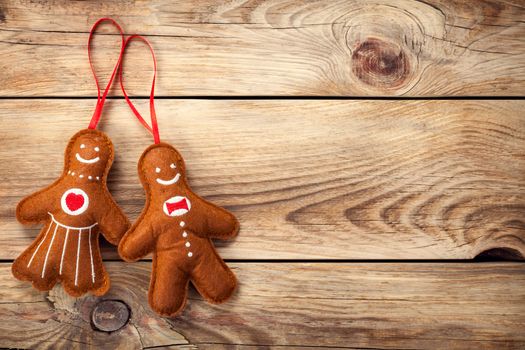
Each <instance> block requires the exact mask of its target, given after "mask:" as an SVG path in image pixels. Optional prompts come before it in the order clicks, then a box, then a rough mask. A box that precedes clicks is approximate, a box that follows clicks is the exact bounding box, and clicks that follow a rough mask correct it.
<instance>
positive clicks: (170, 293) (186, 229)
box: [119, 36, 239, 317]
mask: <svg viewBox="0 0 525 350" xmlns="http://www.w3.org/2000/svg"><path fill="white" fill-rule="evenodd" d="M134 38H138V39H141V40H143V41H144V42H145V43H146V44H147V45H148V46H149V48H150V49H151V52H152V55H153V60H154V62H155V56H154V54H153V49H152V48H151V46H150V44H149V43H148V42H147V41H146V39H144V38H142V37H140V36H132V37H130V38H128V40H127V41H126V45H127V44H128V42H129V41H130V40H132V39H134ZM155 67H156V65H155ZM155 71H156V68H155ZM120 78H121V87H122V90H123V92H124V96H125V97H126V100H127V102H128V103H129V104H130V106H131V109H132V111H133V112H134V113H135V115H136V116H137V118H138V119H139V120H140V121H141V123H142V124H143V125H145V126H146V128H147V129H148V130H150V132H152V134H153V136H154V139H155V144H153V145H151V146H150V147H148V148H147V149H146V150H145V151H144V153H143V154H142V156H141V157H140V159H139V163H138V173H139V177H140V180H141V182H142V185H143V187H144V190H145V192H146V205H145V208H144V209H143V211H142V214H141V215H140V217H139V218H138V220H137V221H136V222H135V223H134V224H133V226H132V227H131V229H130V230H129V231H128V232H127V233H126V234H125V235H124V237H123V238H122V241H121V242H120V244H119V254H120V256H121V257H122V258H123V259H124V260H126V261H135V260H137V259H140V258H141V257H144V256H145V255H147V254H149V253H153V267H152V272H151V281H150V288H149V304H150V305H151V307H152V308H153V309H154V310H155V311H156V312H157V313H159V314H161V315H163V316H171V317H172V316H175V315H177V314H179V313H180V312H181V311H182V310H183V308H184V306H185V304H186V300H187V291H188V284H189V281H192V283H193V285H194V286H195V287H196V289H197V290H198V291H199V293H200V294H201V295H202V296H203V297H204V298H205V299H206V300H208V301H209V302H212V303H220V302H223V301H225V300H226V299H228V298H229V297H230V296H231V295H232V293H233V292H234V290H235V288H236V285H237V281H236V278H235V275H234V274H233V272H232V271H231V270H230V269H229V268H228V266H226V264H225V263H224V261H223V260H222V259H221V258H220V257H219V255H218V254H217V252H216V250H215V248H214V246H213V243H212V241H211V239H212V238H216V239H229V238H232V237H234V236H235V235H236V234H237V233H238V231H239V223H238V221H237V219H236V218H235V217H234V216H233V215H232V214H231V213H229V212H228V211H226V210H225V209H222V208H220V207H217V206H215V205H213V204H212V203H210V202H208V201H206V200H204V199H203V198H201V197H199V196H198V195H197V194H195V193H194V192H193V191H192V190H191V189H190V187H189V185H188V182H187V179H186V176H185V165H184V161H183V159H182V157H181V155H180V154H179V152H177V150H176V149H175V148H173V147H172V146H170V145H169V144H167V143H164V142H160V138H159V133H158V126H157V122H156V117H155V108H154V102H153V87H152V91H151V95H150V112H151V120H152V127H151V128H150V127H149V126H148V125H147V123H146V122H145V121H144V119H143V118H142V117H141V116H140V114H139V113H138V111H137V110H136V109H135V107H134V106H133V104H132V103H131V101H130V100H129V98H128V96H127V94H126V92H125V90H124V86H123V83H122V66H121V71H120ZM154 83H155V78H154V79H153V84H154ZM153 86H154V85H153Z"/></svg>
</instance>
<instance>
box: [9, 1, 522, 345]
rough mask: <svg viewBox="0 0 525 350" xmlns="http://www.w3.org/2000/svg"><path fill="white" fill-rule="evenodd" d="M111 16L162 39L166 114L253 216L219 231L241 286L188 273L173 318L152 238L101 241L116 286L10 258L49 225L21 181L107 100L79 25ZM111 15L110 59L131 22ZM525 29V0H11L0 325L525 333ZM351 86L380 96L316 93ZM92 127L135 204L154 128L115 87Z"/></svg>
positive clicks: (121, 331)
mask: <svg viewBox="0 0 525 350" xmlns="http://www.w3.org/2000/svg"><path fill="white" fill-rule="evenodd" d="M103 16H112V17H115V18H116V19H117V20H119V21H120V22H121V23H122V25H123V26H124V28H125V30H126V32H128V33H135V32H136V33H140V34H145V35H146V36H147V37H148V39H149V40H151V42H152V43H153V46H154V47H155V50H156V52H157V56H158V60H159V80H158V84H157V88H156V91H157V95H159V96H164V99H159V100H158V102H157V106H158V107H157V110H158V116H159V121H160V124H161V136H163V137H164V138H165V140H166V141H168V142H170V143H173V144H174V145H175V146H176V147H177V148H178V149H179V150H180V151H181V152H182V153H183V155H184V157H185V158H186V161H187V165H188V168H189V174H188V175H189V178H190V182H191V184H192V186H193V187H194V189H195V190H196V191H197V192H198V193H200V194H202V195H203V196H204V197H206V198H207V199H209V200H212V201H214V202H215V203H217V204H220V205H222V206H225V207H227V208H228V209H230V210H231V211H233V212H234V213H235V214H236V215H237V216H238V217H239V219H240V222H241V227H242V228H241V232H240V235H239V236H238V238H237V239H235V240H233V241H232V242H229V243H222V242H221V243H218V244H217V245H218V247H219V251H220V253H221V255H222V256H224V257H225V258H227V259H229V260H227V262H228V264H229V265H231V266H232V267H233V269H234V271H235V273H236V274H237V276H238V277H239V281H240V288H239V290H238V291H237V293H236V294H235V295H234V297H233V298H232V299H231V300H230V301H229V302H228V303H226V304H223V305H220V306H216V305H215V306H213V305H210V304H207V303H205V302H204V301H203V299H202V298H201V297H200V296H199V295H198V294H197V293H196V292H195V291H193V290H192V291H191V293H190V301H189V305H188V308H187V309H186V310H185V311H184V313H183V314H182V315H181V316H180V317H178V318H176V319H166V318H160V317H158V316H156V315H155V314H154V313H153V312H152V311H151V310H150V308H149V307H148V305H147V298H146V293H147V287H148V281H149V273H150V262H149V261H148V259H145V261H142V262H139V263H135V264H125V263H123V262H122V261H120V259H119V258H118V256H117V254H116V252H115V248H114V247H111V246H109V245H107V243H104V242H102V244H103V245H104V252H103V255H104V257H105V259H106V261H107V266H108V270H109V272H110V275H111V278H112V287H111V290H110V291H109V293H108V294H107V295H105V296H103V297H93V296H85V297H83V298H79V299H74V298H71V297H69V296H67V295H66V294H65V293H64V291H63V290H62V289H61V288H60V287H59V286H58V287H56V288H55V289H53V290H52V291H50V292H49V293H40V292H37V291H35V290H34V289H32V288H31V287H30V286H29V285H28V284H27V283H22V282H19V281H17V280H15V279H14V278H13V277H12V276H11V274H10V265H11V262H12V260H13V259H14V258H15V257H16V256H17V255H18V254H20V252H21V251H22V250H23V249H24V248H25V247H26V246H27V245H28V244H29V243H30V242H31V241H32V240H33V238H34V237H35V235H36V233H37V232H38V228H37V227H33V228H28V227H22V226H21V225H20V224H18V223H17V222H16V220H15V218H14V208H15V205H16V203H17V202H18V201H19V200H20V198H21V197H23V196H25V195H27V194H29V193H31V192H33V191H35V190H36V189H38V188H40V187H43V186H45V185H47V184H49V183H50V182H51V181H53V180H54V179H55V178H56V177H57V176H58V174H59V173H60V171H61V169H62V154H63V151H64V147H65V144H66V142H67V140H68V138H69V137H70V136H71V135H72V134H73V133H75V132H76V131H78V130H79V129H81V128H85V127H86V126H87V123H88V119H89V118H90V116H91V113H92V111H93V107H94V104H95V100H94V99H93V96H94V88H93V80H92V77H91V75H90V72H89V68H88V64H87V61H86V53H85V43H86V40H87V32H88V31H89V28H90V26H91V25H92V23H93V22H94V21H95V20H96V19H98V18H99V17H103ZM101 32H103V33H105V34H108V35H100V36H97V37H96V39H95V44H96V46H97V51H96V52H95V63H96V66H97V67H98V71H99V74H100V75H102V76H106V75H107V74H108V72H109V71H110V69H111V68H112V64H113V63H114V59H112V57H114V54H115V48H114V44H115V43H116V42H117V37H116V36H115V35H113V33H114V31H113V30H112V29H109V28H108V27H102V28H101ZM524 37H525V8H524V7H523V3H522V1H520V0H511V1H503V0H501V1H495V0H487V1H475V2H467V1H460V0H456V1H445V0H441V1H436V0H429V1H408V0H406V1H401V0H397V1H379V0H372V1H363V0H351V1H347V0H344V1H343V0H341V1H320V0H316V1H307V2H305V1H300V0H286V1H277V0H273V1H264V0H261V1H241V0H234V1H212V0H207V1H198V2H197V1H188V2H170V1H166V0H154V1H147V2H146V1H126V0H118V1H111V2H66V1H58V0H56V1H14V0H0V54H1V55H2V59H1V60H0V69H1V71H2V74H1V77H2V84H0V125H1V127H2V128H1V132H0V229H1V232H2V233H1V234H0V347H13V348H37V349H46V348H49V349H51V348H52V349H55V348H66V349H71V348H78V349H84V348H96V349H106V348H107V349H135V348H137V349H140V348H155V349H159V348H170V349H174V348H177V349H195V348H199V349H217V348H241V349H244V348H246V349H252V348H262V349H266V348H275V349H287V350H290V349H304V348H330V349H332V348H345V349H357V348H359V349H362V348H366V349H438V348H447V349H449V348H450V349H472V348H476V349H478V348H479V349H498V350H499V349H523V348H525V336H524V333H523V329H525V264H524V263H523V257H524V256H525V156H524V154H525V151H524V150H525V114H524V110H525V101H524V100H522V99H521V100H520V99H519V98H512V97H516V96H518V97H519V96H523V95H525V59H524V58H525V42H524V39H523V38H524ZM148 55H149V53H148V52H147V51H145V50H144V49H143V48H141V47H140V45H138V44H133V45H132V46H131V52H130V54H129V55H128V57H127V59H126V66H127V67H128V68H129V69H130V70H132V73H129V74H127V76H126V80H127V85H128V86H129V92H130V93H131V94H132V95H146V94H147V93H148V88H149V80H148V79H150V77H151V71H150V70H151V66H150V64H149V56H148ZM103 80H104V79H103ZM112 94H113V95H120V92H118V89H114V91H113V92H112ZM241 95H242V96H247V98H245V99H242V98H240V97H239V96H241ZM206 96H208V97H214V98H213V99H210V98H205V97H206ZM290 96H294V99H275V98H276V97H278V98H279V97H284V98H286V97H290ZM311 96H321V97H323V98H319V99H312V98H311ZM341 96H363V97H366V98H367V99H357V100H356V99H346V98H345V99H341V100H336V99H327V98H324V97H338V98H339V97H341ZM389 96H401V98H399V99H398V98H396V99H390V100H389V99H385V97H389ZM443 96H444V97H452V98H454V99H437V97H443ZM480 96H481V97H483V98H484V99H478V98H479V97H480ZM494 96H500V97H501V96H507V97H511V98H507V99H495V98H494ZM196 97H200V98H198V99H196ZM203 97H204V98H203ZM252 97H254V98H252ZM301 97H302V99H299V98H301ZM368 97H370V98H368ZM378 97H379V98H381V99H377V98H378ZM405 97H416V98H417V99H407V98H405ZM465 97H466V98H465ZM471 97H473V98H471ZM371 98H374V99H371ZM138 105H139V107H140V109H141V110H143V111H146V110H147V102H146V101H145V100H142V101H140V102H139V103H138ZM101 129H102V130H104V131H106V132H108V133H109V135H110V136H111V138H112V140H113V141H114V143H115V146H116V151H117V159H116V162H115V165H114V168H113V170H112V172H111V175H110V179H109V185H110V188H111V191H112V192H113V193H114V195H115V197H116V198H117V200H118V202H119V204H120V205H121V206H122V207H123V209H124V210H125V212H126V213H127V214H128V215H129V216H130V218H131V219H135V218H136V217H137V216H138V214H139V212H140V210H141V209H142V205H143V201H144V195H143V192H142V189H141V186H140V185H139V181H138V178H137V175H136V170H135V167H136V162H137V159H138V157H139V156H140V154H141V152H142V151H143V149H144V148H145V147H146V146H147V145H149V143H150V142H151V140H150V138H149V137H148V135H147V134H146V133H145V131H144V130H143V129H141V127H140V126H139V124H138V123H137V122H136V121H135V120H134V119H133V117H132V116H131V114H130V111H129V109H128V107H126V105H125V103H124V101H123V100H122V99H121V98H115V99H111V100H109V101H108V103H107V109H106V110H105V115H104V118H103V121H102V125H101ZM475 257H477V259H476V261H467V260H460V259H472V258H475ZM487 258H490V259H492V260H494V259H497V260H502V259H513V260H515V261H514V262H502V261H492V262H480V261H478V260H483V259H487ZM334 259H335V260H334ZM375 259H381V261H376V260H375ZM399 259H403V260H399ZM417 259H425V260H424V261H415V260H417ZM441 259H456V260H454V261H443V260H441ZM356 260H358V261H356Z"/></svg>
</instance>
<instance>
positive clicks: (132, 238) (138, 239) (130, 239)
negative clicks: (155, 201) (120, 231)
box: [118, 215, 156, 261]
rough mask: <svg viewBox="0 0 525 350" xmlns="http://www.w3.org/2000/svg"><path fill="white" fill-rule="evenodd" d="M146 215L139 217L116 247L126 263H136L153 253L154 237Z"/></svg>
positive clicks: (150, 223)
mask: <svg viewBox="0 0 525 350" xmlns="http://www.w3.org/2000/svg"><path fill="white" fill-rule="evenodd" d="M146 216H147V215H141V216H140V217H139V219H138V220H137V221H136V222H135V224H133V226H132V227H131V228H130V229H129V231H128V232H126V234H125V235H124V237H123V238H122V240H121V241H120V244H119V246H118V252H119V255H120V256H121V258H122V259H124V260H126V261H136V260H138V259H140V258H142V257H144V256H146V255H148V254H149V253H151V252H152V251H153V249H154V248H155V242H156V236H155V234H154V233H155V230H154V228H153V227H152V225H153V222H152V220H148V219H146V218H145V217H146Z"/></svg>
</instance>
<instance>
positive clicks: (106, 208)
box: [97, 193, 130, 245]
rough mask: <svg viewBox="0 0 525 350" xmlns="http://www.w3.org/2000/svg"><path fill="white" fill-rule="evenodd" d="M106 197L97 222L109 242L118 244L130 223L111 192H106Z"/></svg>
mask: <svg viewBox="0 0 525 350" xmlns="http://www.w3.org/2000/svg"><path fill="white" fill-rule="evenodd" d="M104 197H105V198H104V199H105V200H104V205H103V206H102V209H101V210H100V211H99V213H98V215H97V216H98V217H97V222H98V224H99V226H100V231H101V232H102V234H103V235H104V238H106V239H107V240H108V242H109V243H111V244H113V245H118V244H119V242H120V240H121V238H122V236H124V234H125V233H126V231H127V230H128V228H129V227H130V223H129V220H128V218H127V217H126V215H124V213H123V212H122V210H121V209H120V208H119V206H118V205H117V203H115V201H114V200H113V198H111V196H110V194H109V193H106V194H105V196H104Z"/></svg>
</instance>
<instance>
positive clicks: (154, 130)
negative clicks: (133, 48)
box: [119, 34, 160, 144]
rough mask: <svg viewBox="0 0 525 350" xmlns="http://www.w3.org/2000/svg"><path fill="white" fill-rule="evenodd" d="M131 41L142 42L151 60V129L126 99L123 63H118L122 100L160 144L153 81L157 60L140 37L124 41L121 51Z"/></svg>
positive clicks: (155, 76)
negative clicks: (137, 40) (124, 100)
mask: <svg viewBox="0 0 525 350" xmlns="http://www.w3.org/2000/svg"><path fill="white" fill-rule="evenodd" d="M133 39H139V40H142V41H143V42H144V43H146V45H147V46H148V48H149V50H150V52H151V57H152V58H153V81H152V83H151V92H150V95H149V112H150V117H151V127H150V126H149V125H148V122H146V121H145V120H144V118H142V116H141V115H140V113H139V111H138V110H137V109H136V108H135V106H134V105H133V103H132V102H131V100H130V99H129V97H128V94H127V93H126V89H124V79H123V77H122V71H123V70H124V61H123V60H122V62H121V63H120V70H119V78H120V87H121V88H122V93H123V94H124V98H125V99H126V102H127V103H128V105H129V107H130V108H131V110H132V111H133V114H135V116H136V117H137V119H138V120H139V122H140V123H141V124H142V125H143V126H144V127H145V128H146V129H147V130H148V131H149V132H150V133H151V134H152V135H153V140H154V141H155V143H156V144H158V143H160V136H159V126H158V124H157V114H156V113H155V80H156V79H157V59H156V58H155V52H154V51H153V47H152V46H151V44H150V43H149V41H148V40H147V39H146V38H144V37H142V36H140V35H136V34H135V35H132V36H130V37H128V38H127V39H126V42H125V43H124V47H123V51H124V50H125V48H126V47H127V46H128V44H129V42H130V41H131V40H133Z"/></svg>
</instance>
